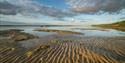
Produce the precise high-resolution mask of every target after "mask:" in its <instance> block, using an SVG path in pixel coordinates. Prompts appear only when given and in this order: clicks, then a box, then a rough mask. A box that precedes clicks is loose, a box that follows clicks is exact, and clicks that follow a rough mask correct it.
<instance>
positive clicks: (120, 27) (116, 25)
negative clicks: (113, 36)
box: [93, 20, 125, 32]
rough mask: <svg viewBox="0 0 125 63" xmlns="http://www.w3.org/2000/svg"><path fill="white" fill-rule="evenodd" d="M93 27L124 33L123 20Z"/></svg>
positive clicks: (124, 22) (124, 25) (124, 23)
mask: <svg viewBox="0 0 125 63" xmlns="http://www.w3.org/2000/svg"><path fill="white" fill-rule="evenodd" d="M93 26H96V27H102V28H109V29H116V30H119V31H124V32H125V20H123V21H119V22H116V23H111V24H100V25H93Z"/></svg>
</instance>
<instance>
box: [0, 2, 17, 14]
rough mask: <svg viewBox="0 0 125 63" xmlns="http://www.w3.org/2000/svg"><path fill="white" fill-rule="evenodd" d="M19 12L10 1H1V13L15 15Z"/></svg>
mask: <svg viewBox="0 0 125 63" xmlns="http://www.w3.org/2000/svg"><path fill="white" fill-rule="evenodd" d="M17 12H18V9H17V7H16V6H14V5H12V4H10V3H8V2H0V14H6V15H15V14H16V13H17Z"/></svg>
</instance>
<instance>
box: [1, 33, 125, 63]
mask: <svg viewBox="0 0 125 63" xmlns="http://www.w3.org/2000/svg"><path fill="white" fill-rule="evenodd" d="M42 38H44V41H46V40H47V43H48V42H49V43H50V44H48V45H43V44H42V43H41V44H39V46H36V47H34V49H32V50H30V51H29V50H27V51H26V52H25V53H24V54H23V55H18V54H15V51H16V49H13V48H1V49H0V56H1V57H0V62H2V63H124V62H125V59H124V58H125V46H124V45H125V39H124V38H125V37H75V36H74V35H73V36H72V35H70V36H69V35H52V36H49V37H48V38H47V37H42ZM49 38H51V39H50V40H48V39H49ZM45 39H46V40H45ZM34 41H35V40H34ZM39 41H40V42H42V41H43V39H41V38H39ZM40 45H41V46H40Z"/></svg>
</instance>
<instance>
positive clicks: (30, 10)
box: [0, 0, 73, 18]
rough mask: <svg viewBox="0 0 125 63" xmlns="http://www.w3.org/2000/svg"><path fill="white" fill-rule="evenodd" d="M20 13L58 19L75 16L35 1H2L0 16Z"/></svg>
mask: <svg viewBox="0 0 125 63" xmlns="http://www.w3.org/2000/svg"><path fill="white" fill-rule="evenodd" d="M15 2H16V3H15ZM18 13H20V14H23V15H29V16H32V15H33V14H41V15H45V16H51V17H56V18H60V17H67V16H73V14H72V13H70V12H67V11H63V10H60V9H57V8H54V7H50V6H45V5H42V4H40V3H39V2H37V1H35V0H1V1H0V14H7V15H15V14H18Z"/></svg>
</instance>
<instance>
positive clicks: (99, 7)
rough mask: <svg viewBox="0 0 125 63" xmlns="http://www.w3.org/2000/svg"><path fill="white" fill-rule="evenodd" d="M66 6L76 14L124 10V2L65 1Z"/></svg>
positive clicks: (109, 0)
mask: <svg viewBox="0 0 125 63" xmlns="http://www.w3.org/2000/svg"><path fill="white" fill-rule="evenodd" d="M67 4H68V5H70V9H71V10H72V11H74V12H78V13H95V12H98V11H105V12H116V11H119V10H121V9H123V8H125V0H67Z"/></svg>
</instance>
